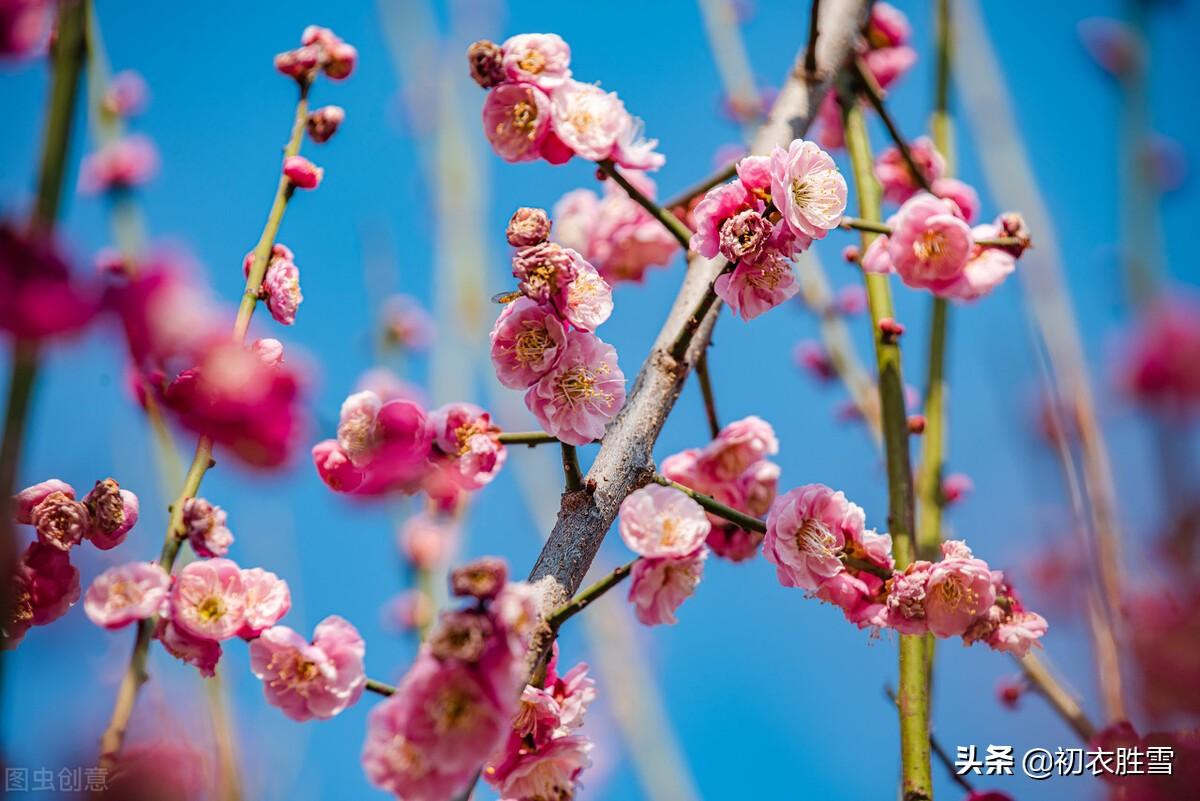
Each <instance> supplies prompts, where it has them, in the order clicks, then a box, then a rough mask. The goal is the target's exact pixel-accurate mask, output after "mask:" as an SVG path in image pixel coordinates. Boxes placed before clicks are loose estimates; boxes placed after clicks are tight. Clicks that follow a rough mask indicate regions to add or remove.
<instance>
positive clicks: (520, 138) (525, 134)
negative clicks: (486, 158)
mask: <svg viewBox="0 0 1200 801" xmlns="http://www.w3.org/2000/svg"><path fill="white" fill-rule="evenodd" d="M483 132H484V134H485V135H486V136H487V139H488V142H490V143H491V145H492V149H493V150H495V151H496V155H498V156H500V158H502V159H504V160H505V161H509V162H517V161H533V160H535V159H537V158H538V157H539V156H540V155H541V146H542V143H543V142H544V141H545V139H546V135H547V134H548V133H549V132H550V98H548V97H547V96H546V95H545V93H543V92H542V90H541V89H538V88H537V87H536V86H530V85H528V84H512V83H506V84H501V85H500V86H497V87H496V88H494V89H492V90H491V91H490V92H488V96H487V99H486V100H484V101H483Z"/></svg>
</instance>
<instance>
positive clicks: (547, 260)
mask: <svg viewBox="0 0 1200 801" xmlns="http://www.w3.org/2000/svg"><path fill="white" fill-rule="evenodd" d="M581 263H586V262H585V261H584V260H583V257H582V256H580V255H579V254H578V253H576V252H575V251H574V250H571V249H570V248H564V247H563V246H561V245H559V244H557V243H555V242H542V243H540V244H537V245H531V246H530V247H526V248H521V249H519V250H518V251H517V252H516V253H515V254H514V255H513V261H512V267H513V269H512V274H513V277H514V278H516V279H517V281H518V282H519V284H518V286H519V287H520V290H521V292H522V293H524V295H525V297H527V298H529V299H530V300H533V301H536V302H537V303H550V304H552V305H553V306H554V307H555V309H558V310H559V312H560V314H561V310H562V309H563V308H565V307H566V305H567V304H566V295H567V289H568V287H569V286H570V285H571V282H572V281H574V280H575V276H576V275H577V274H578V269H579V265H580V264H581Z"/></svg>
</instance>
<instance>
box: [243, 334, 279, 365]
mask: <svg viewBox="0 0 1200 801" xmlns="http://www.w3.org/2000/svg"><path fill="white" fill-rule="evenodd" d="M250 350H251V351H253V352H254V355H255V356H257V357H258V358H259V359H260V360H261V361H262V363H263V364H265V365H266V366H267V367H275V366H276V365H279V364H282V363H283V343H282V342H280V341H279V340H278V339H272V338H271V337H264V338H263V339H256V340H254V341H253V342H252V343H250Z"/></svg>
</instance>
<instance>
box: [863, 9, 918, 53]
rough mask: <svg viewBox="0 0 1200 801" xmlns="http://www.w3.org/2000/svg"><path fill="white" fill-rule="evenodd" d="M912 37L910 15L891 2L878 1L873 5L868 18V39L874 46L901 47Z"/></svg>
mask: <svg viewBox="0 0 1200 801" xmlns="http://www.w3.org/2000/svg"><path fill="white" fill-rule="evenodd" d="M910 38H912V26H911V25H910V24H909V22H908V17H906V16H905V15H904V13H903V12H902V11H900V10H899V9H898V8H896V7H895V6H893V5H892V4H891V3H884V2H878V3H873V4H872V5H871V15H870V17H869V18H868V20H867V40H868V42H869V43H870V45H871V46H872V47H875V48H881V47H899V46H900V45H904V44H908V40H909V39H910Z"/></svg>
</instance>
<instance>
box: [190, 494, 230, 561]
mask: <svg viewBox="0 0 1200 801" xmlns="http://www.w3.org/2000/svg"><path fill="white" fill-rule="evenodd" d="M183 531H184V533H185V535H186V536H187V538H188V542H190V543H191V545H192V550H193V551H195V552H196V555H197V556H202V557H213V556H224V555H225V554H226V553H228V552H229V546H230V545H232V544H233V532H232V531H230V530H229V526H227V525H226V515H225V510H224V509H222V508H221V507H220V506H215V505H213V504H211V503H209V502H208V501H206V500H204V499H203V498H188V499H187V500H186V501H184V502H183Z"/></svg>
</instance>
